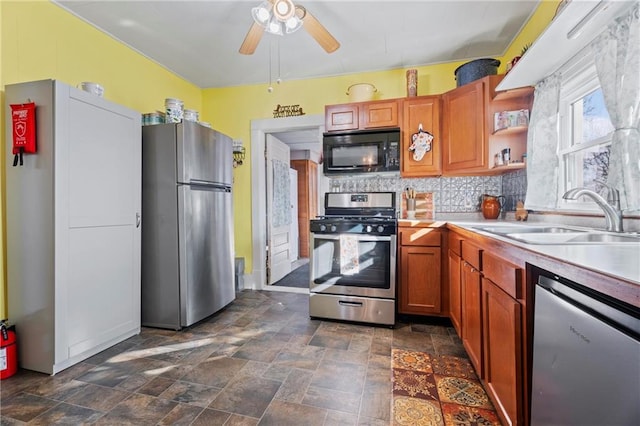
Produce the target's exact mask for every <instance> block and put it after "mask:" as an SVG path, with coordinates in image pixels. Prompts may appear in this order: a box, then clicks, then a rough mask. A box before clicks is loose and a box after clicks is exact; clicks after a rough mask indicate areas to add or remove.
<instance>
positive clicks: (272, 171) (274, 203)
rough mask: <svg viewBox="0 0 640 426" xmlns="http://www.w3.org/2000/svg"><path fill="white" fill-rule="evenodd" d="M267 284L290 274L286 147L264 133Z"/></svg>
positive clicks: (287, 149) (289, 205)
mask: <svg viewBox="0 0 640 426" xmlns="http://www.w3.org/2000/svg"><path fill="white" fill-rule="evenodd" d="M265 151H266V160H267V164H266V171H267V176H266V177H267V179H266V181H267V218H266V220H267V283H268V284H269V285H271V284H273V283H275V282H276V281H278V280H280V279H281V278H282V277H284V276H285V275H287V274H288V273H289V272H291V232H290V224H291V200H290V197H291V195H290V192H289V186H290V185H289V180H290V177H289V146H287V145H286V144H285V143H283V142H281V141H280V140H278V139H276V138H275V137H274V136H272V135H270V134H267V140H266V145H265Z"/></svg>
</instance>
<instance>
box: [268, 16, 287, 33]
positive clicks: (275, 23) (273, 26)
mask: <svg viewBox="0 0 640 426" xmlns="http://www.w3.org/2000/svg"><path fill="white" fill-rule="evenodd" d="M282 27H283V23H282V22H280V21H279V20H278V19H277V18H276V17H275V16H272V17H271V20H270V21H269V23H268V24H267V27H266V28H265V30H266V31H267V32H268V33H271V34H276V35H283V34H284V32H283V31H282Z"/></svg>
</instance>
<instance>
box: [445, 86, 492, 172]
mask: <svg viewBox="0 0 640 426" xmlns="http://www.w3.org/2000/svg"><path fill="white" fill-rule="evenodd" d="M484 84H485V83H484V81H483V80H477V81H476V82H474V83H469V84H466V85H464V86H462V87H459V88H457V89H454V90H452V91H450V92H447V93H445V95H444V97H443V103H444V113H443V126H442V130H443V136H444V144H443V165H442V168H443V171H444V172H445V173H446V172H454V173H452V174H455V172H464V171H468V170H471V171H473V170H474V169H478V168H483V167H485V166H486V162H487V158H486V157H487V153H486V149H487V147H486V137H485V134H486V132H485V122H486V116H485V111H486V109H485V99H484V96H485V94H484Z"/></svg>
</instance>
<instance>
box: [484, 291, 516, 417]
mask: <svg viewBox="0 0 640 426" xmlns="http://www.w3.org/2000/svg"><path fill="white" fill-rule="evenodd" d="M482 313H483V333H484V359H485V363H484V366H485V368H484V379H485V384H486V387H487V391H488V392H489V394H490V395H491V396H492V397H493V400H494V405H495V407H496V410H497V412H498V415H499V416H500V418H501V420H502V422H503V423H504V424H511V425H514V424H522V401H523V395H524V391H523V386H522V379H523V371H522V338H521V327H522V323H521V321H522V312H521V305H520V303H518V302H517V301H516V300H514V299H512V298H511V297H510V296H509V295H508V294H507V293H505V292H504V291H502V290H501V289H500V288H498V287H497V286H496V285H495V284H494V283H493V282H492V281H490V280H487V279H484V278H483V280H482Z"/></svg>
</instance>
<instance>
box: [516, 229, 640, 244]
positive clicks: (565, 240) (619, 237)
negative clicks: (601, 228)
mask: <svg viewBox="0 0 640 426" xmlns="http://www.w3.org/2000/svg"><path fill="white" fill-rule="evenodd" d="M504 236H506V237H508V238H511V239H514V240H518V241H522V242H525V243H528V244H640V236H638V235H631V234H618V233H603V232H586V231H582V232H561V233H511V234H505V235H504Z"/></svg>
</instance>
